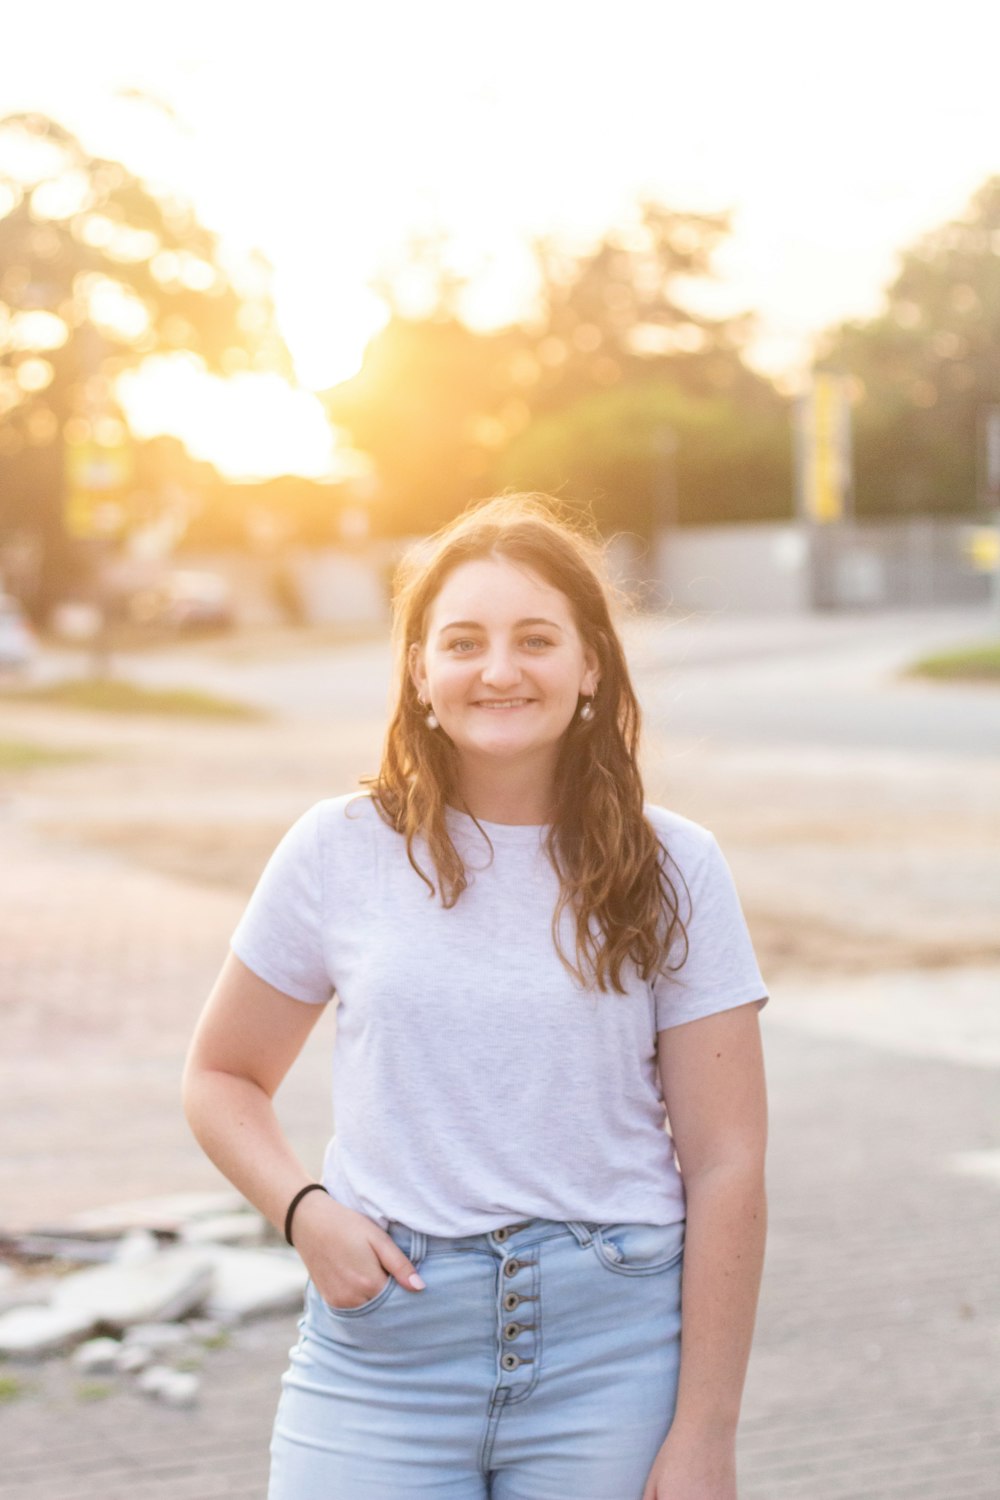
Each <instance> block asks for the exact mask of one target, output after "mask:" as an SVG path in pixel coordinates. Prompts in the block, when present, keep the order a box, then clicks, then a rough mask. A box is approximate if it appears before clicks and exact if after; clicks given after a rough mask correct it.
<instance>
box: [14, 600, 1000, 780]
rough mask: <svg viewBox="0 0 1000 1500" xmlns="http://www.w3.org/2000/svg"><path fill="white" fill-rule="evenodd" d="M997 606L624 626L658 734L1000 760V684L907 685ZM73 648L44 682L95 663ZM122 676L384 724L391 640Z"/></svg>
mask: <svg viewBox="0 0 1000 1500" xmlns="http://www.w3.org/2000/svg"><path fill="white" fill-rule="evenodd" d="M993 632H995V621H994V618H993V616H992V613H991V611H990V610H989V609H985V608H981V609H975V610H969V609H954V608H952V609H941V610H932V611H905V612H899V611H897V612H893V613H886V614H876V613H873V612H870V611H846V612H843V613H838V614H825V615H807V616H761V615H743V616H734V615H716V616H706V615H701V616H697V617H694V616H691V617H686V618H685V617H680V616H670V615H645V616H638V617H636V618H635V619H633V620H632V621H631V622H630V623H629V624H628V625H627V626H626V628H625V636H626V640H627V643H628V650H629V659H630V661H631V663H632V665H633V671H634V673H635V678H636V683H637V689H638V691H639V694H640V699H641V702H642V704H643V708H644V712H645V716H646V722H647V724H648V726H649V727H650V729H652V730H653V731H654V732H657V733H668V734H671V735H675V736H678V737H680V738H683V739H685V740H690V739H699V740H701V739H704V740H706V741H709V742H711V743H713V744H718V745H725V746H761V747H763V746H769V745H784V746H790V745H801V746H803V747H808V746H814V747H822V748H824V749H827V750H830V749H841V748H842V749H868V750H888V751H903V752H907V753H926V752H937V753H941V754H948V755H959V756H970V757H986V758H990V757H994V758H995V757H997V756H1000V690H997V689H993V688H988V687H986V686H979V685H976V686H965V685H961V684H956V683H951V684H948V685H947V686H944V685H942V684H940V683H932V682H927V681H922V680H919V679H907V678H905V677H904V676H903V675H902V674H903V672H904V669H905V668H906V667H907V666H908V665H909V664H910V663H911V662H912V661H913V660H914V659H915V658H916V657H918V656H920V655H922V654H924V653H930V652H933V651H937V650H942V649H946V648H948V647H951V646H955V645H964V644H969V643H974V642H978V641H982V640H984V639H988V638H990V636H991V633H993ZM87 665H88V664H87V658H86V656H85V655H81V654H80V653H79V652H68V651H60V652H54V653H51V654H50V655H49V657H48V658H47V660H46V661H45V662H44V663H43V664H41V666H40V669H39V673H38V676H39V679H40V680H46V679H55V678H58V677H60V676H65V675H68V674H71V673H79V672H81V671H86V670H87ZM114 670H115V672H116V673H118V674H119V675H121V676H124V677H127V678H130V679H131V680H133V681H136V682H139V683H143V684H145V685H147V686H150V687H154V686H164V687H165V686H186V687H197V688H202V689H204V690H205V691H212V692H217V693H221V694H224V695H229V696H233V697H237V698H240V699H243V700H245V701H247V702H252V703H256V704H259V705H261V706H263V707H266V708H269V709H272V710H274V711H275V712H278V713H281V714H283V715H289V716H292V717H294V718H301V719H306V720H310V721H314V722H333V721H336V720H337V719H343V718H345V717H350V718H358V717H360V718H364V719H372V720H381V719H382V718H383V717H384V715H385V711H386V705H387V703H388V698H389V689H390V680H391V672H392V666H391V656H390V650H389V645H388V642H387V641H384V640H376V641H370V642H365V643H361V644H355V645H340V646H337V647H336V648H333V647H330V646H324V645H321V644H316V643H315V640H314V639H312V638H311V637H310V634H309V632H302V633H301V634H299V635H298V637H296V636H295V634H294V633H293V634H291V635H286V636H285V637H283V638H282V640H281V642H280V644H279V645H277V646H274V645H272V647H271V648H270V655H269V656H268V655H267V654H266V653H265V655H264V657H263V659H261V657H260V656H257V657H254V656H252V655H248V654H247V652H246V650H245V649H244V647H243V645H242V644H241V643H240V642H239V641H238V640H233V641H229V640H220V641H214V642H213V641H202V642H198V643H197V644H196V645H195V647H194V648H193V649H192V648H190V647H186V648H183V649H181V650H179V651H174V650H170V649H160V650H157V651H154V652H146V653H131V654H129V655H125V654H120V655H119V656H117V657H116V658H115V662H114Z"/></svg>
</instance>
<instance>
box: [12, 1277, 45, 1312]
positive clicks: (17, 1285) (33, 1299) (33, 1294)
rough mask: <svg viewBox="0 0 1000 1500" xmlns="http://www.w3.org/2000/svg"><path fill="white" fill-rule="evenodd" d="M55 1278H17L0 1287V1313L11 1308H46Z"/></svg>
mask: <svg viewBox="0 0 1000 1500" xmlns="http://www.w3.org/2000/svg"><path fill="white" fill-rule="evenodd" d="M58 1280H59V1278H58V1277H57V1276H18V1275H16V1274H15V1275H14V1276H12V1277H11V1278H10V1279H9V1280H6V1279H5V1280H4V1282H3V1284H2V1285H0V1312H6V1311H7V1309H8V1308H11V1307H47V1306H48V1303H49V1299H50V1297H51V1296H52V1291H53V1288H54V1287H55V1286H56V1284H57V1282H58Z"/></svg>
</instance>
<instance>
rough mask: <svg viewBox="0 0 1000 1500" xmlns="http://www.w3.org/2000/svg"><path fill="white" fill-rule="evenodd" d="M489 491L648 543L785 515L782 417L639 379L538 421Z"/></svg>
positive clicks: (776, 404) (787, 450) (787, 476)
mask: <svg viewBox="0 0 1000 1500" xmlns="http://www.w3.org/2000/svg"><path fill="white" fill-rule="evenodd" d="M494 478H495V481H496V484H497V485H498V486H512V487H514V488H516V489H530V488H538V489H544V490H548V491H550V492H558V493H559V495H560V496H561V497H562V498H563V499H564V500H567V501H569V502H570V503H572V504H577V505H580V506H582V507H585V508H587V509H588V510H590V511H591V512H592V514H593V515H594V517H595V519H596V520H597V521H598V523H599V524H600V526H601V527H602V529H603V530H604V531H606V532H611V531H628V532H632V533H634V534H635V535H636V536H639V537H641V538H642V539H644V540H646V541H649V540H650V539H652V537H653V536H654V535H655V534H656V532H657V531H658V530H659V529H660V528H661V527H663V526H670V525H685V524H701V525H707V524H711V523H713V522H722V521H732V520H737V519H738V520H743V521H755V520H775V519H779V518H781V519H784V518H786V517H788V516H789V515H790V513H791V488H792V471H791V447H790V443H789V435H788V415H787V410H786V408H785V405H784V403H782V402H781V401H780V400H779V399H778V398H777V397H775V399H774V400H773V402H772V403H771V404H770V406H769V407H768V408H767V409H761V410H756V411H754V413H753V415H752V417H751V416H749V415H748V413H747V410H746V408H745V407H744V406H743V405H742V404H741V402H740V401H739V400H738V399H737V398H735V397H734V396H732V395H728V394H727V395H714V396H707V395H699V394H694V395H692V394H689V393H688V392H686V391H683V390H681V389H680V388H679V387H678V386H676V385H674V384H672V383H670V382H667V381H665V380H662V379H656V378H649V379H647V380H645V381H642V382H631V383H628V384H623V385H620V386H616V387H615V389H613V390H610V391H600V392H595V393H593V394H590V395H586V396H581V397H580V399H579V400H577V401H575V402H573V403H572V404H571V405H570V406H567V407H565V408H564V409H562V410H560V411H555V412H552V413H550V414H548V415H546V416H542V417H539V418H538V419H537V420H536V421H535V422H533V423H532V424H531V425H530V426H529V427H528V428H527V429H526V430H525V431H524V432H523V433H522V434H521V435H520V436H519V437H516V438H515V439H514V440H513V441H512V442H511V443H510V445H509V446H508V448H507V449H506V451H505V452H504V453H503V455H502V456H501V457H500V459H499V461H498V463H497V466H496V469H495V474H494Z"/></svg>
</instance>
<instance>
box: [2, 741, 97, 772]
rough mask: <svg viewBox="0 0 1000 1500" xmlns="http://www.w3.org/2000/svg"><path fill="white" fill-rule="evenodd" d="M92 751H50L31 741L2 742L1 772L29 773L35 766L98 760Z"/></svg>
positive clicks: (46, 747)
mask: <svg viewBox="0 0 1000 1500" xmlns="http://www.w3.org/2000/svg"><path fill="white" fill-rule="evenodd" d="M96 759H98V756H97V754H96V753H95V752H94V751H92V750H50V749H49V747H48V746H47V745H33V744H32V743H31V742H30V741H29V740H0V771H29V770H31V769H32V767H34V766H57V765H66V764H67V763H70V762H73V761H80V760H96Z"/></svg>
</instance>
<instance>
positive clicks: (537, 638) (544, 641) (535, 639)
mask: <svg viewBox="0 0 1000 1500" xmlns="http://www.w3.org/2000/svg"><path fill="white" fill-rule="evenodd" d="M524 644H525V645H526V646H530V647H531V649H532V650H533V651H534V650H537V649H538V648H539V647H544V646H551V645H552V642H551V641H550V640H549V639H548V637H547V636H544V635H529V636H528V637H527V638H526V640H525V642H524Z"/></svg>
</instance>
